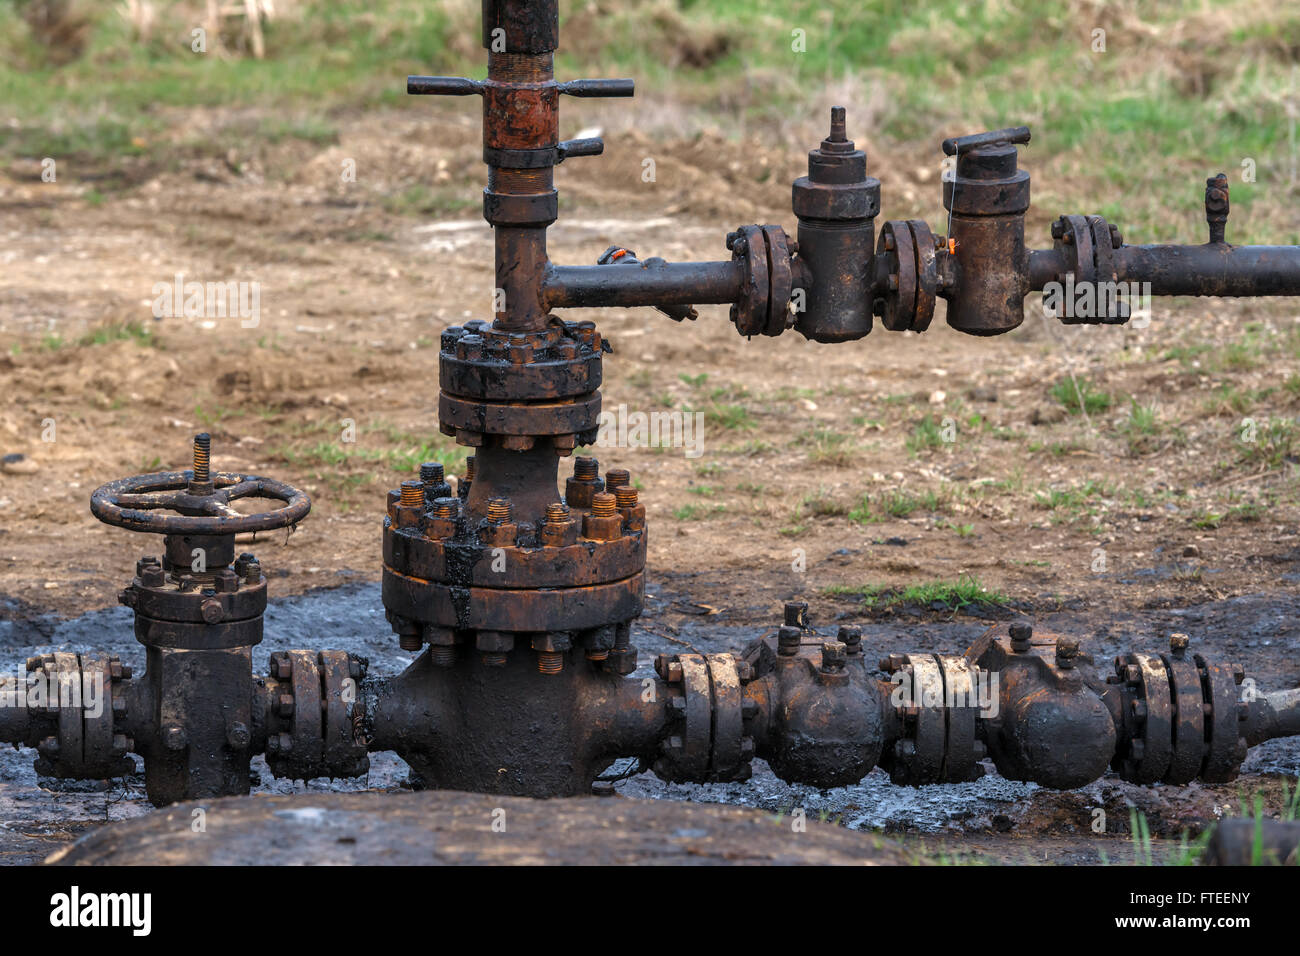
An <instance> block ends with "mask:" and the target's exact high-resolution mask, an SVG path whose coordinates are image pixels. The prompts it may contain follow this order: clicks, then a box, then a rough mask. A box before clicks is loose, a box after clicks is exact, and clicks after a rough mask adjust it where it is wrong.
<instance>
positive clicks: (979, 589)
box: [823, 575, 1011, 611]
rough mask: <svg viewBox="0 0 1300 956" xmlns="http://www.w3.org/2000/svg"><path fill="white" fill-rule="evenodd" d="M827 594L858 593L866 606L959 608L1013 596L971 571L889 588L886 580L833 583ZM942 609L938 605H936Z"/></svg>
mask: <svg viewBox="0 0 1300 956" xmlns="http://www.w3.org/2000/svg"><path fill="white" fill-rule="evenodd" d="M823 593H824V594H826V595H827V596H828V597H856V598H860V599H861V600H862V603H863V604H864V605H866V606H867V607H870V608H874V609H881V610H883V609H886V608H893V607H899V606H902V605H908V604H913V605H920V606H923V607H927V608H934V606H935V605H942V608H941V609H943V610H949V611H957V610H961V609H962V608H965V607H971V606H975V605H979V606H988V607H1002V606H1005V605H1007V604H1010V603H1011V599H1010V598H1009V597H1008V596H1007V595H1005V594H1003V593H1002V592H1000V591H990V590H989V589H988V588H986V587H985V586H984V585H983V584H981V583H980V581H979V579H978V578H976V577H974V576H972V575H961V576H959V577H958V578H956V579H955V580H947V581H945V580H937V581H926V582H922V583H920V584H911V585H908V586H907V587H904V588H890V587H887V586H885V585H883V584H854V585H832V586H830V587H828V588H826V589H824V591H823ZM935 609H939V608H935Z"/></svg>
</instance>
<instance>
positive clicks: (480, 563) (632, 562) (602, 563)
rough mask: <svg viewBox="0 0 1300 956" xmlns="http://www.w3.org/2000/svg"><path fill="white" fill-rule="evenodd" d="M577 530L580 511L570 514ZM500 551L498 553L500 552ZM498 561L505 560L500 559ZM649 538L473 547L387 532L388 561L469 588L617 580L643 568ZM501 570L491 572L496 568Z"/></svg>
mask: <svg viewBox="0 0 1300 956" xmlns="http://www.w3.org/2000/svg"><path fill="white" fill-rule="evenodd" d="M571 514H572V517H573V519H574V521H576V522H577V523H578V524H579V526H581V522H582V512H580V511H574V512H572V513H571ZM498 550H499V551H500V554H498V553H497V552H498ZM497 558H503V559H504V560H501V561H498V560H496V559H497ZM645 561H646V536H645V535H644V534H642V533H639V532H628V533H624V534H623V535H622V536H621V537H618V538H614V539H612V540H609V541H590V540H586V539H584V540H582V541H580V542H579V543H578V544H572V545H567V546H564V547H537V548H521V547H518V546H516V545H513V544H512V545H502V546H500V548H498V547H496V546H492V545H484V546H482V547H473V546H471V545H467V544H464V543H463V542H457V541H455V540H446V541H443V540H430V539H429V538H426V537H424V536H423V535H418V534H412V533H409V532H407V531H399V530H397V529H395V528H393V527H392V526H391V525H388V526H386V527H385V528H384V563H385V564H386V565H388V566H389V567H390V568H393V569H394V570H396V571H399V572H401V573H402V574H405V575H408V576H410V577H415V578H424V579H425V580H428V581H446V582H450V583H454V584H457V585H461V586H466V587H484V588H563V587H582V586H585V585H589V584H606V583H608V582H610V581H619V580H622V579H624V578H627V577H630V576H631V575H633V574H636V573H637V572H638V571H642V570H644V569H645ZM494 566H495V567H497V568H500V570H493V567H494Z"/></svg>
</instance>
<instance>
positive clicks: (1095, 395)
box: [1052, 377, 1115, 415]
mask: <svg viewBox="0 0 1300 956" xmlns="http://www.w3.org/2000/svg"><path fill="white" fill-rule="evenodd" d="M1052 397H1053V398H1054V399H1056V400H1057V401H1058V402H1060V403H1061V405H1062V406H1063V407H1064V408H1065V410H1066V411H1067V412H1069V413H1070V414H1071V415H1079V414H1082V413H1085V412H1086V413H1087V414H1089V415H1096V414H1098V413H1100V412H1104V411H1106V409H1108V408H1110V406H1111V405H1112V404H1114V401H1115V400H1114V398H1113V397H1112V396H1111V395H1110V394H1109V393H1107V392H1103V391H1100V390H1099V389H1097V388H1095V387H1094V386H1093V385H1092V383H1091V382H1089V381H1088V380H1087V379H1084V378H1070V377H1066V378H1063V379H1061V380H1060V381H1059V382H1057V383H1056V384H1055V385H1053V386H1052Z"/></svg>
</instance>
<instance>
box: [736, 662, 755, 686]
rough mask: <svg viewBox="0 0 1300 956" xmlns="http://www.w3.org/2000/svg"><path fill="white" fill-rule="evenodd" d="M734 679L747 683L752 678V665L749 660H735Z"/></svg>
mask: <svg viewBox="0 0 1300 956" xmlns="http://www.w3.org/2000/svg"><path fill="white" fill-rule="evenodd" d="M736 679H737V680H739V681H740V682H741V683H742V684H748V683H749V682H750V681H752V680H753V679H754V665H753V664H751V663H749V661H736Z"/></svg>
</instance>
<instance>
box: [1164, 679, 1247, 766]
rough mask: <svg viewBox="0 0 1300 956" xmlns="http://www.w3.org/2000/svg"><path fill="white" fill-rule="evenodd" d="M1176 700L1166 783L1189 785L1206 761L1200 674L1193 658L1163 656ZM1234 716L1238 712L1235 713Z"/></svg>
mask: <svg viewBox="0 0 1300 956" xmlns="http://www.w3.org/2000/svg"><path fill="white" fill-rule="evenodd" d="M1163 659H1164V662H1165V667H1166V668H1168V672H1169V680H1170V684H1171V690H1172V693H1173V700H1174V712H1173V725H1172V726H1173V754H1172V756H1171V757H1170V760H1169V770H1168V772H1167V773H1166V774H1165V778H1164V779H1165V783H1177V784H1183V783H1190V782H1191V781H1192V780H1195V779H1196V775H1197V774H1198V773H1200V770H1201V763H1202V761H1203V760H1204V759H1205V722H1204V714H1203V713H1202V710H1201V705H1202V704H1203V703H1204V698H1203V696H1202V694H1201V674H1200V671H1199V670H1198V669H1197V667H1196V664H1195V663H1194V662H1193V661H1192V660H1191V659H1190V658H1188V659H1185V660H1179V659H1178V658H1176V657H1173V656H1172V655H1164V656H1163ZM1234 713H1235V712H1234Z"/></svg>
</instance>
